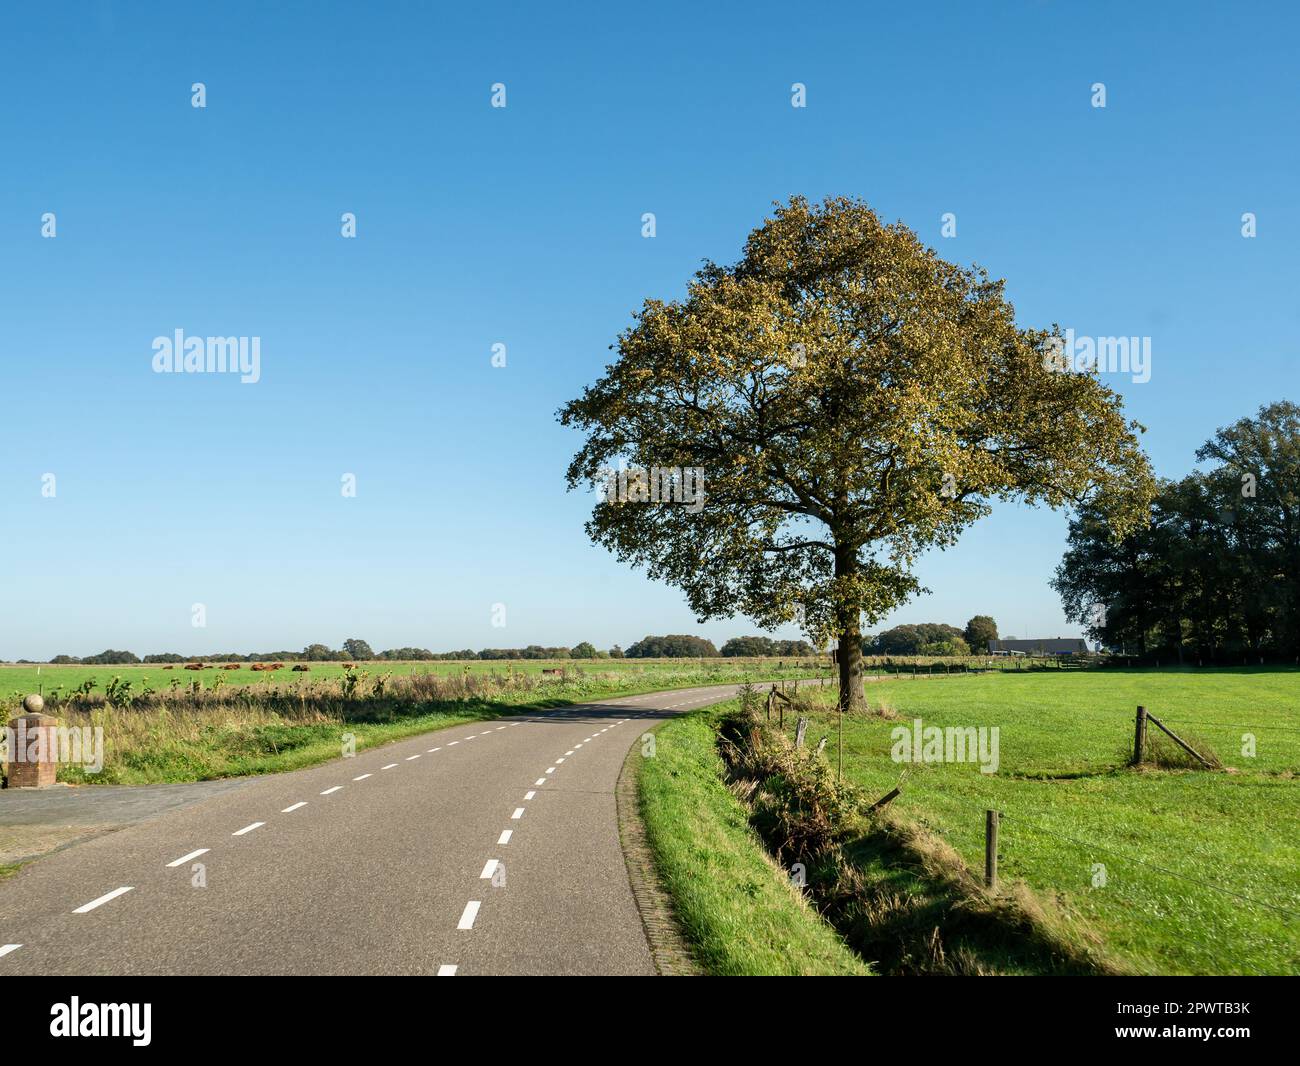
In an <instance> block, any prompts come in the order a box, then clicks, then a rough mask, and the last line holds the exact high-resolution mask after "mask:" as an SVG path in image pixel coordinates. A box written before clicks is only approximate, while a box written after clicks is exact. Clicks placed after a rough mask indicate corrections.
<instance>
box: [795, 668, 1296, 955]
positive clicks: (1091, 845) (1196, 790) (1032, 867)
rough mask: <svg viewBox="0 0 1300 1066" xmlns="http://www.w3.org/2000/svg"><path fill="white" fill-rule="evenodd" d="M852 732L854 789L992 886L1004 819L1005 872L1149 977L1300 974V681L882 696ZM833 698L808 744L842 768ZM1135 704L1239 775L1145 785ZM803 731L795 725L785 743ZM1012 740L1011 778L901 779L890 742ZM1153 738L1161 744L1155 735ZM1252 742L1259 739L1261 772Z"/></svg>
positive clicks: (1131, 682) (1007, 683)
mask: <svg viewBox="0 0 1300 1066" xmlns="http://www.w3.org/2000/svg"><path fill="white" fill-rule="evenodd" d="M866 691H867V697H868V701H869V704H870V707H871V708H872V711H873V712H879V710H880V708H881V707H882V705H883V707H884V708H885V710H886V714H887V715H890V714H892V715H896V716H897V717H896V718H891V717H881V716H880V715H879V713H873V714H870V715H867V716H856V715H855V716H851V717H849V718H846V720H845V722H844V772H845V777H846V779H847V780H848V781H850V782H851V783H853V784H856V785H859V786H861V787H862V788H863V789H865V790H867V791H868V792H869V793H870V794H873V795H877V796H879V795H883V794H884V793H886V792H888V791H889V790H890V789H891V788H894V787H895V786H897V785H900V784H901V786H902V790H903V791H902V795H901V796H900V797H899V798H898V799H897V800H895V801H894V802H893V803H892V804H891V806H890V810H891V811H892V812H893V813H894V814H895V815H896V816H900V817H903V818H907V819H910V820H912V821H914V822H915V823H917V824H918V825H920V826H922V827H924V828H926V829H928V830H929V831H930V832H932V833H934V834H936V835H937V836H938V837H939V838H941V839H942V840H943V841H944V842H946V843H947V844H949V845H950V846H951V847H952V848H954V849H955V850H956V852H957V853H958V854H959V855H960V856H961V857H962V858H963V859H964V860H965V861H966V862H967V863H968V864H969V866H970V867H971V868H972V869H974V870H976V871H979V870H982V864H983V855H984V812H985V810H986V809H996V810H998V811H1000V812H1001V833H1000V841H999V844H1000V846H999V863H1000V873H1001V877H1002V878H1003V880H1004V881H1008V880H1014V879H1020V880H1023V882H1025V884H1027V885H1028V886H1029V887H1030V888H1031V889H1033V890H1034V891H1035V892H1037V893H1039V894H1041V895H1043V896H1044V897H1047V898H1050V899H1051V900H1052V901H1053V902H1054V903H1055V904H1056V906H1057V907H1058V908H1059V909H1060V910H1061V911H1062V912H1063V913H1064V914H1065V915H1066V916H1067V917H1068V918H1070V919H1071V920H1077V921H1078V922H1080V923H1081V924H1082V925H1084V926H1086V927H1089V928H1092V929H1095V930H1096V931H1098V932H1099V933H1100V934H1101V936H1102V937H1103V938H1104V942H1105V945H1106V950H1107V952H1108V953H1109V954H1111V955H1113V956H1116V957H1118V958H1120V959H1123V960H1124V961H1125V962H1126V964H1127V965H1128V966H1130V967H1131V968H1133V969H1135V970H1137V971H1139V972H1147V973H1193V974H1296V973H1300V842H1298V840H1297V832H1296V830H1297V826H1300V782H1298V781H1297V780H1296V777H1297V774H1300V729H1297V726H1300V672H1297V671H1295V670H1287V669H1279V670H1251V669H1245V670H1188V671H1169V670H1164V671H1156V670H1104V671H1091V672H1074V671H1061V672H1045V673H1025V674H1022V675H1019V676H1017V675H1015V674H1002V675H996V676H984V677H975V676H972V677H953V678H949V679H935V680H933V681H923V682H914V681H911V680H908V679H897V680H888V681H882V682H877V683H869V684H868V685H867V687H866ZM833 699H834V696H833V694H832V693H830V692H822V693H818V692H815V691H810V692H809V693H808V694H807V696H806V700H807V703H806V705H805V706H806V709H805V710H804V711H803V712H801V713H804V714H806V715H807V716H808V717H809V718H810V726H809V730H808V735H809V742H810V743H812V744H815V743H816V742H817V741H818V740H819V739H820V738H821V737H822V736H825V737H827V746H826V751H825V754H826V757H827V759H828V760H829V761H830V763H831V765H832V766H834V765H835V764H836V762H837V759H838V754H839V753H838V730H837V726H838V720H837V719H838V716H837V715H836V713H835V710H834V707H833V705H832V704H833ZM1138 704H1142V705H1144V706H1146V707H1147V708H1148V710H1150V711H1151V712H1153V713H1155V714H1156V715H1158V716H1159V717H1160V718H1161V719H1162V720H1163V721H1165V722H1166V723H1167V724H1168V725H1170V726H1171V728H1173V729H1175V730H1176V731H1178V732H1180V734H1186V735H1187V736H1188V737H1189V738H1195V741H1196V743H1199V744H1202V745H1205V744H1208V745H1209V746H1210V747H1211V748H1212V749H1213V751H1214V752H1216V753H1217V754H1218V756H1219V757H1220V758H1221V759H1222V762H1223V764H1224V766H1225V767H1226V769H1224V770H1222V771H1217V772H1206V771H1199V770H1197V771H1193V770H1178V771H1171V770H1157V769H1143V770H1135V769H1131V768H1129V767H1128V766H1127V765H1126V763H1127V760H1128V758H1129V756H1130V755H1131V753H1132V744H1133V717H1134V711H1135V709H1136V706H1137V705H1138ZM795 718H796V715H794V714H787V716H786V729H787V732H793V729H794V721H795ZM913 718H921V719H922V720H923V722H924V724H925V725H926V726H930V725H934V726H940V727H948V726H954V727H968V726H971V727H981V726H984V727H991V726H997V727H998V728H999V730H1000V752H999V756H1000V765H999V768H998V772H997V773H995V774H984V773H981V772H980V770H979V767H978V765H976V764H974V763H970V762H967V763H929V764H911V765H905V764H900V763H898V762H894V761H892V759H891V748H892V746H893V743H892V739H891V730H892V729H893V728H895V727H898V726H910V724H911V720H912V719H913ZM1152 732H1153V733H1154V732H1155V730H1154V727H1152ZM1249 737H1253V738H1254V750H1255V754H1254V755H1253V756H1251V755H1247V754H1243V749H1246V750H1249V748H1248V745H1249Z"/></svg>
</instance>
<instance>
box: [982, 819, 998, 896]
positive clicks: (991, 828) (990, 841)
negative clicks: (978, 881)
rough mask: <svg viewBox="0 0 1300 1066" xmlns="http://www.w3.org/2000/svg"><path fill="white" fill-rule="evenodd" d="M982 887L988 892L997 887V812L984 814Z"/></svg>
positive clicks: (995, 889)
mask: <svg viewBox="0 0 1300 1066" xmlns="http://www.w3.org/2000/svg"><path fill="white" fill-rule="evenodd" d="M984 887H985V888H987V889H988V890H989V891H990V892H995V891H997V887H998V812H997V811H985V812H984Z"/></svg>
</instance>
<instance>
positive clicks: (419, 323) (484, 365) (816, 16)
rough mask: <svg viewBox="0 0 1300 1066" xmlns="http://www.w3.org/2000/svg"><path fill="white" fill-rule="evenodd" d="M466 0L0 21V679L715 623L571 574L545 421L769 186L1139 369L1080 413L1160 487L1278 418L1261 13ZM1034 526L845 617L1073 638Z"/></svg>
mask: <svg viewBox="0 0 1300 1066" xmlns="http://www.w3.org/2000/svg"><path fill="white" fill-rule="evenodd" d="M470 7H471V5H456V6H455V7H443V6H441V5H433V4H426V3H418V4H417V3H410V4H397V3H377V4H364V5H363V4H357V5H354V6H345V5H339V4H303V5H290V4H278V3H277V4H264V3H256V4H253V3H231V4H210V5H186V6H185V7H184V9H181V8H180V7H179V6H177V5H170V4H166V5H165V4H136V3H131V4H126V3H70V4H52V5H41V6H32V7H29V8H28V9H27V10H26V11H25V12H17V11H15V10H14V9H13V8H12V7H9V8H7V9H6V10H5V12H4V13H3V15H0V158H2V160H3V165H2V166H0V358H3V371H4V373H3V382H4V385H3V395H4V400H5V402H4V404H3V416H2V417H0V546H2V547H3V552H2V555H0V658H10V659H12V658H18V657H28V658H47V657H49V656H51V655H53V654H55V653H59V652H67V653H71V654H89V653H92V652H96V651H100V650H102V649H103V648H105V647H108V646H112V647H118V648H122V647H125V648H129V649H131V650H133V651H136V652H137V653H140V654H144V653H146V652H151V651H162V650H176V651H181V652H191V653H198V652H204V651H211V652H216V651H222V650H240V651H246V650H252V649H280V648H288V649H293V648H298V647H301V646H303V645H305V644H306V643H308V642H312V641H322V642H326V643H329V644H332V645H336V644H338V643H339V642H341V641H342V640H343V639H344V638H345V637H348V636H358V637H363V638H365V639H367V640H369V641H370V643H371V644H372V645H374V646H375V648H376V649H378V648H382V647H390V646H395V645H406V644H411V645H418V646H425V647H430V648H433V649H435V650H444V649H450V648H456V647H465V646H469V647H476V648H477V647H482V646H519V645H524V644H528V643H541V644H573V643H576V642H578V641H580V640H592V641H593V642H595V643H597V644H598V645H599V646H601V647H608V646H609V645H611V644H613V643H615V642H618V643H621V644H623V645H624V646H626V645H627V644H628V643H630V642H632V641H633V640H636V639H638V638H640V637H642V636H644V635H645V634H646V633H650V632H655V633H660V632H680V631H687V632H701V633H703V634H705V635H707V636H710V637H712V638H714V639H717V640H720V639H724V638H726V637H728V636H731V635H735V634H738V633H743V632H753V631H754V627H753V626H752V624H751V623H749V622H748V621H746V620H743V619H735V620H733V621H731V622H719V623H709V624H706V625H704V626H698V625H696V624H695V622H694V619H693V618H692V616H691V614H690V612H689V610H688V609H687V608H686V606H685V604H684V602H683V599H682V596H681V594H680V593H679V592H678V591H677V590H675V589H672V588H668V587H665V586H660V585H656V584H653V583H651V582H648V581H647V580H646V579H645V578H644V577H643V576H642V575H640V574H638V573H635V572H632V571H630V570H627V569H626V568H624V567H623V566H621V565H620V564H619V563H617V562H616V561H615V560H614V559H613V558H612V557H610V556H608V555H607V554H606V553H605V552H604V551H603V550H600V549H597V548H595V547H593V546H592V545H590V544H589V543H588V542H587V541H586V538H585V536H584V534H583V532H582V528H581V527H582V522H583V519H584V517H585V514H586V511H587V509H588V504H589V501H588V500H587V499H584V498H583V497H581V496H578V495H576V494H566V493H565V491H564V485H563V479H562V473H563V468H564V465H565V463H566V462H567V460H568V458H569V456H570V454H571V453H572V451H573V450H574V448H575V446H576V444H577V439H576V437H575V436H574V435H573V434H571V433H570V432H569V431H566V430H564V429H563V428H561V427H560V426H559V425H558V424H557V423H556V422H555V420H554V412H555V410H556V408H557V407H559V406H560V405H561V404H562V403H563V402H564V401H566V400H568V399H569V398H571V397H573V396H574V395H576V394H577V393H578V392H579V391H580V390H581V388H582V387H583V386H584V385H585V384H587V383H589V382H590V381H592V380H594V379H595V378H596V377H597V376H598V375H599V373H600V372H601V370H602V368H603V366H604V364H605V362H606V361H607V359H608V358H609V354H610V353H609V352H608V351H607V346H608V345H609V344H610V342H611V341H612V340H613V338H614V337H615V335H616V334H617V332H618V331H619V330H620V329H622V328H623V327H624V326H625V325H626V324H627V323H628V322H629V316H630V313H631V312H632V311H633V310H634V309H635V308H637V307H638V306H639V305H640V304H641V301H642V300H643V299H644V298H646V297H649V296H658V297H666V298H671V297H674V296H677V295H680V294H681V292H682V290H683V285H684V283H685V282H686V280H687V279H688V278H689V276H690V275H691V273H692V272H693V271H694V270H695V269H696V267H697V266H698V265H699V262H700V260H701V259H703V258H705V257H708V258H712V259H716V260H719V261H731V260H734V258H736V256H737V254H738V252H739V249H740V246H741V243H742V241H743V239H744V237H745V235H746V233H747V232H748V231H749V230H750V229H751V228H752V227H754V226H755V225H757V224H758V223H759V222H760V221H761V219H762V218H763V216H764V214H765V212H766V211H767V209H768V207H769V205H770V203H771V202H772V201H773V200H776V199H785V198H787V197H789V196H790V195H791V194H795V193H802V194H804V195H806V196H808V197H810V198H820V197H822V196H825V195H828V194H837V195H838V194H843V195H852V196H858V197H861V198H863V199H865V200H867V201H868V202H869V203H870V204H871V205H872V206H873V207H875V208H876V209H877V210H878V211H880V212H881V213H882V214H883V215H885V216H886V217H888V218H891V219H892V218H900V219H902V220H904V221H905V222H907V223H908V224H909V225H911V226H912V227H913V228H914V229H916V230H917V231H918V232H919V233H920V234H921V235H922V237H923V238H925V239H926V240H927V241H930V242H932V243H933V244H934V245H935V246H936V247H938V248H939V250H940V252H941V254H943V255H945V256H946V257H947V258H950V259H954V260H956V261H959V262H971V261H975V262H979V263H981V264H982V265H984V266H986V267H987V268H988V269H989V270H990V272H992V273H993V274H995V275H997V276H1003V277H1006V278H1007V279H1008V289H1009V295H1010V297H1011V299H1012V300H1013V301H1014V303H1015V305H1016V308H1017V312H1018V315H1019V317H1020V319H1021V321H1022V323H1024V324H1026V325H1049V324H1051V323H1052V322H1053V321H1056V322H1059V323H1061V325H1062V326H1068V327H1072V328H1074V329H1075V330H1076V332H1077V333H1079V334H1088V335H1106V336H1109V335H1124V336H1129V335H1145V336H1150V337H1151V338H1152V357H1153V372H1152V376H1151V380H1150V381H1149V382H1147V383H1145V384H1134V383H1132V382H1130V381H1129V380H1127V379H1126V378H1123V377H1116V376H1110V377H1108V379H1107V380H1108V382H1109V383H1110V384H1112V385H1114V386H1116V387H1117V388H1119V389H1120V391H1121V392H1122V393H1123V394H1124V396H1125V399H1126V402H1127V405H1128V408H1129V410H1130V412H1131V413H1132V415H1133V416H1134V417H1136V418H1138V419H1139V420H1141V421H1142V422H1144V423H1145V424H1146V425H1147V426H1148V427H1149V432H1148V434H1147V436H1146V446H1147V448H1148V450H1149V452H1150V454H1151V456H1152V459H1153V461H1154V463H1155V466H1156V468H1157V470H1158V472H1159V473H1161V474H1162V475H1166V476H1177V475H1181V474H1183V473H1185V472H1186V471H1187V470H1188V469H1189V468H1190V467H1191V465H1192V464H1193V452H1194V450H1195V448H1196V446H1197V445H1198V444H1199V443H1200V442H1201V441H1202V440H1204V439H1205V438H1206V437H1207V436H1208V435H1209V434H1210V433H1211V432H1212V431H1213V429H1214V428H1215V427H1216V426H1219V425H1223V424H1226V423H1228V422H1230V421H1232V420H1234V419H1236V418H1238V417H1241V416H1243V415H1247V414H1250V413H1253V412H1254V410H1255V409H1256V408H1257V407H1258V406H1259V405H1260V404H1261V403H1264V402H1267V401H1271V400H1274V399H1279V398H1284V397H1288V396H1289V398H1291V399H1293V400H1294V399H1297V398H1298V397H1297V395H1296V394H1297V391H1300V390H1297V389H1295V387H1294V385H1295V382H1296V365H1297V339H1296V338H1297V333H1298V329H1297V327H1300V301H1298V300H1297V284H1296V283H1297V269H1296V266H1295V248H1296V247H1297V237H1298V236H1300V208H1297V202H1296V175H1297V173H1300V136H1298V134H1300V130H1298V129H1297V125H1298V124H1300V117H1298V116H1300V107H1298V106H1297V104H1298V103H1300V101H1298V99H1297V97H1298V95H1300V91H1298V88H1297V81H1296V74H1295V63H1294V49H1295V41H1296V37H1297V29H1298V28H1300V26H1298V25H1297V22H1298V21H1300V20H1298V19H1297V17H1296V16H1295V15H1294V14H1292V13H1289V12H1288V11H1287V7H1286V5H1281V4H1278V5H1274V6H1273V7H1272V8H1269V7H1268V6H1255V5H1252V6H1250V7H1249V8H1240V7H1235V6H1232V5H1227V4H1215V5H1208V4H1173V3H1170V4H1142V5H1135V4H1105V3H1089V4H1085V3H1064V2H1061V3H1046V2H1025V3H992V4H970V3H964V2H963V3H951V4H915V5H903V4H888V5H885V4H879V5H863V4H843V5H839V6H838V10H837V8H835V7H831V6H829V5H826V6H822V5H809V4H789V3H779V4H777V3H773V4H767V5H760V4H755V3H745V4H739V3H738V4H732V5H714V4H700V3H690V4H660V5H654V7H653V8H650V7H647V6H645V5H635V6H634V5H627V8H626V10H624V11H616V10H614V8H613V6H612V5H610V4H607V3H593V4H590V5H580V4H562V5H545V9H544V8H543V5H537V4H529V5H522V4H521V5H518V6H515V5H510V4H501V3H497V4H491V5H474V7H478V8H481V9H482V10H481V11H479V10H469V8H470ZM1270 12H1271V13H1270ZM194 82H203V83H204V84H205V85H206V88H207V107H206V108H204V109H196V108H193V107H191V102H190V101H191V85H192V83H194ZM494 82H504V83H505V84H506V86H507V94H508V96H507V100H508V106H507V107H506V108H505V109H493V108H492V107H490V106H489V105H490V99H489V98H490V90H491V86H492V84H493V83H494ZM794 82H803V83H805V84H806V85H807V100H808V106H807V107H806V108H804V109H795V108H792V107H791V106H790V87H791V84H792V83H794ZM1094 82H1104V83H1105V85H1106V93H1107V106H1106V108H1105V109H1097V108H1094V107H1092V106H1091V96H1092V89H1091V86H1092V85H1093V83H1094ZM345 211H351V212H354V213H355V214H356V217H357V232H358V236H357V237H356V239H354V240H347V239H343V238H342V237H341V236H340V221H339V219H340V215H341V214H342V213H343V212H345ZM647 211H650V212H654V213H655V215H656V216H657V220H658V235H657V236H656V237H655V238H654V239H650V240H647V239H643V238H642V237H641V215H642V213H643V212H647ZM1247 211H1250V212H1254V213H1255V214H1256V215H1257V218H1258V237H1256V238H1255V239H1253V240H1247V239H1243V238H1242V236H1241V233H1240V230H1241V221H1240V219H1241V216H1242V214H1243V213H1244V212H1247ZM46 212H53V213H55V215H56V218H57V236H56V237H55V238H54V239H44V238H42V236H41V217H42V215H43V214H45V213H46ZM944 212H953V213H955V214H956V215H957V220H958V235H957V237H956V238H953V239H943V238H942V237H941V236H940V218H941V216H942V215H943V213H944ZM178 328H179V329H184V330H185V331H186V332H187V333H188V334H196V335H208V334H220V335H245V336H258V337H260V338H261V346H262V348H261V359H262V368H261V373H262V377H261V381H260V382H258V383H257V384H255V385H244V384H240V383H239V381H238V380H237V379H230V378H216V377H212V376H207V375H163V374H155V373H153V372H152V369H151V359H152V354H153V352H152V348H151V345H152V341H153V338H154V337H156V336H159V335H169V334H170V333H171V332H172V331H173V330H175V329H178ZM497 342H500V343H504V344H506V345H507V363H508V365H507V366H506V367H505V368H504V369H499V368H493V367H492V366H491V363H490V356H491V346H492V345H493V344H494V343H497ZM46 473H53V474H54V475H55V476H56V478H57V481H56V491H57V495H56V496H55V497H54V498H47V497H43V496H42V494H41V489H42V475H43V474H46ZM344 473H354V474H355V475H356V477H357V495H356V498H354V499H347V498H344V497H343V496H342V495H341V492H340V479H341V477H342V475H343V474H344ZM1065 522H1066V519H1065V516H1064V515H1062V514H1054V513H1052V512H1048V511H1041V512H1038V511H1035V512H1026V511H1022V510H1017V509H1013V508H1004V509H1002V510H1000V511H998V512H997V513H996V514H995V515H994V516H993V517H991V518H989V519H988V520H986V521H985V522H983V523H981V524H979V525H978V526H976V527H974V528H973V529H971V530H970V531H969V532H968V533H967V535H966V536H965V538H964V539H963V541H962V543H961V544H960V546H959V547H957V548H956V549H954V550H950V551H949V552H947V553H943V554H936V555H934V556H932V557H929V558H927V559H926V560H925V561H924V563H923V565H922V566H921V567H920V576H921V578H922V580H923V583H925V584H927V585H929V586H930V587H931V588H933V589H934V590H935V591H934V594H933V595H931V596H929V597H922V598H920V599H918V600H916V601H915V602H913V603H912V604H910V605H909V606H907V607H906V608H905V609H903V610H901V611H899V612H898V613H897V615H896V616H895V617H893V618H891V619H888V620H886V621H887V623H888V622H904V621H928V620H934V621H947V622H952V623H955V624H958V625H960V624H962V623H964V621H965V620H966V618H967V617H969V616H970V615H971V614H974V613H977V612H979V613H990V614H993V615H994V616H995V617H996V618H997V620H998V621H999V623H1001V625H1002V628H1003V630H1004V632H1006V633H1009V634H1011V635H1019V636H1024V635H1026V634H1030V635H1034V636H1056V635H1067V634H1071V633H1077V632H1078V630H1077V629H1074V628H1071V627H1070V626H1068V625H1066V624H1065V622H1064V620H1063V618H1062V615H1061V612H1060V606H1059V603H1058V601H1057V598H1056V597H1055V595H1054V594H1053V593H1052V592H1051V590H1050V589H1049V588H1048V586H1047V582H1048V580H1049V578H1050V577H1051V574H1052V571H1053V568H1054V567H1055V565H1056V563H1057V562H1058V561H1059V559H1060V556H1061V553H1062V550H1063V547H1064V534H1065ZM498 602H500V603H504V604H506V606H507V616H506V617H507V626H506V627H505V628H504V629H497V628H493V627H492V625H491V615H490V611H491V607H492V605H493V604H494V603H498ZM195 603H202V604H204V605H205V606H206V611H207V627H206V628H204V629H196V628H194V627H193V626H192V625H191V606H192V605H193V604H195ZM787 635H790V636H794V635H796V634H795V633H794V632H793V631H791V632H790V633H788V634H787Z"/></svg>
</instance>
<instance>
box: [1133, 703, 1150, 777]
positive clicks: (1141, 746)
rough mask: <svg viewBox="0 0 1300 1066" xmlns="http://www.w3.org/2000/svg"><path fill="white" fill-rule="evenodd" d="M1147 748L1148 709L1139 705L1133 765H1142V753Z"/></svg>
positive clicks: (1134, 725) (1135, 724)
mask: <svg viewBox="0 0 1300 1066" xmlns="http://www.w3.org/2000/svg"><path fill="white" fill-rule="evenodd" d="M1146 748H1147V709H1146V708H1145V707H1142V706H1139V707H1138V710H1137V719H1136V721H1135V722H1134V723H1133V765H1134V766H1141V765H1142V755H1143V753H1144V752H1145V751H1146Z"/></svg>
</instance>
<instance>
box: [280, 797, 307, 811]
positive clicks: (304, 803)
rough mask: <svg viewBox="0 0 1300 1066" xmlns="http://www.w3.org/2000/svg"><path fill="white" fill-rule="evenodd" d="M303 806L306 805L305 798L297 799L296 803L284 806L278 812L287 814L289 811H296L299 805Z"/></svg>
mask: <svg viewBox="0 0 1300 1066" xmlns="http://www.w3.org/2000/svg"><path fill="white" fill-rule="evenodd" d="M305 806H307V801H306V800H299V801H298V802H297V803H295V804H294V805H293V806H292V807H286V808H285V809H284V810H282V811H281V812H280V813H281V814H289V813H291V812H292V811H296V810H297V809H298V808H299V807H305Z"/></svg>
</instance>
